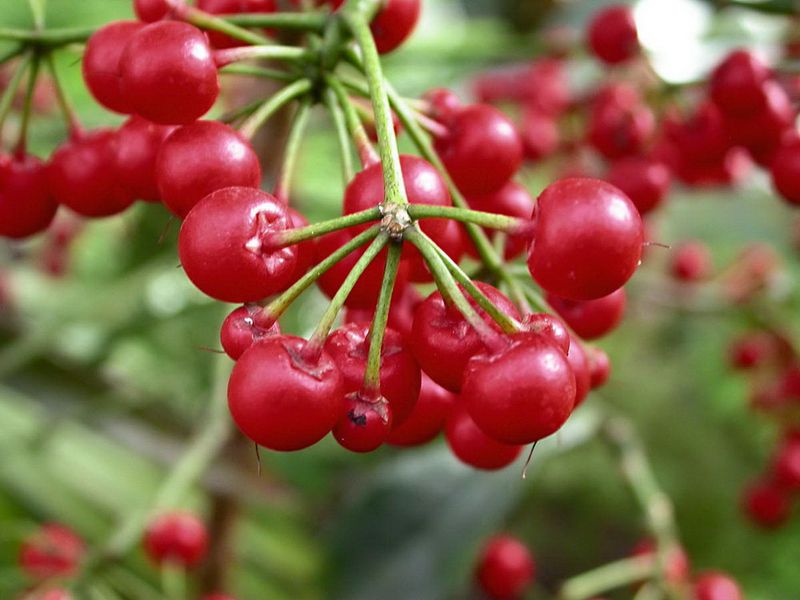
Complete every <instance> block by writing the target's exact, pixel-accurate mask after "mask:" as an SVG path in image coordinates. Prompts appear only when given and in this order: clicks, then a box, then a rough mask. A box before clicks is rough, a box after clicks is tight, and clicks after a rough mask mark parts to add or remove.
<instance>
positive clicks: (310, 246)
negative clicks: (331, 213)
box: [287, 206, 315, 283]
mask: <svg viewBox="0 0 800 600" xmlns="http://www.w3.org/2000/svg"><path fill="white" fill-rule="evenodd" d="M287 210H288V211H289V216H290V217H291V219H292V227H293V228H294V229H300V228H301V227H306V226H307V225H308V219H306V218H305V217H304V216H303V215H302V214H301V213H300V211H298V210H295V209H294V208H292V207H291V206H289V207H287ZM296 248H297V266H296V267H295V269H294V275H293V276H292V283H294V282H295V281H297V280H298V279H300V278H301V277H302V276H303V275H305V274H306V273H307V272H308V270H309V269H310V268H311V266H312V265H313V264H314V252H315V247H314V240H307V241H305V242H300V243H299V244H297V246H296Z"/></svg>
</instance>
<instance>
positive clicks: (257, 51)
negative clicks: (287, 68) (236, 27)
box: [214, 44, 312, 67]
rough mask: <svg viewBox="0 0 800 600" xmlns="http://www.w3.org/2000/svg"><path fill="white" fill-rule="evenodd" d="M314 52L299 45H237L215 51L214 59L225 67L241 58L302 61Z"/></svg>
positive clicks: (219, 65) (220, 65)
mask: <svg viewBox="0 0 800 600" xmlns="http://www.w3.org/2000/svg"><path fill="white" fill-rule="evenodd" d="M311 56H312V53H311V52H309V50H307V49H306V48H298V47H297V46H280V45H278V44H267V45H263V46H237V47H236V48H226V49H224V50H217V51H216V52H214V60H215V61H216V63H217V66H218V67H225V66H228V65H229V64H231V63H234V62H238V61H240V60H249V59H252V58H267V59H275V60H288V61H301V60H305V59H307V58H311Z"/></svg>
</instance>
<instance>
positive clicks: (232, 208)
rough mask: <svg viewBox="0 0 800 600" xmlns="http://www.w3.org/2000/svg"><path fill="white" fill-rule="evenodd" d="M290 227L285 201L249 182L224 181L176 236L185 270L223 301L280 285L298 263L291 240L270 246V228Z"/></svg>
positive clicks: (250, 298)
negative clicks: (241, 184) (233, 183)
mask: <svg viewBox="0 0 800 600" xmlns="http://www.w3.org/2000/svg"><path fill="white" fill-rule="evenodd" d="M289 228H291V218H290V217H289V213H288V212H287V210H286V207H285V206H283V205H282V204H281V203H279V202H278V201H277V200H276V199H275V198H274V197H273V196H271V195H270V194H267V193H266V192H262V191H261V190H257V189H254V188H244V187H229V188H223V189H221V190H217V191H216V192H214V193H213V194H210V195H208V196H206V197H205V198H203V200H202V201H201V202H199V203H198V204H197V206H195V207H194V208H193V209H192V210H191V212H190V213H189V214H188V215H187V217H186V220H184V222H183V225H182V226H181V231H180V235H179V237H178V253H179V255H180V259H181V265H183V270H184V272H185V273H186V276H187V277H188V278H189V279H190V280H191V281H192V283H194V284H195V285H196V286H197V287H198V288H199V289H200V291H202V292H203V293H205V294H208V295H209V296H211V297H212V298H215V299H217V300H222V301H223V302H254V301H256V300H260V299H262V298H265V297H267V296H270V295H272V294H274V293H276V292H279V291H281V290H283V289H285V288H286V287H287V286H288V285H289V283H290V282H291V277H292V276H293V274H294V269H295V265H296V263H297V249H296V247H294V246H285V247H282V248H273V247H271V246H269V245H268V240H269V238H270V235H271V234H275V233H278V232H281V231H285V230H287V229H289Z"/></svg>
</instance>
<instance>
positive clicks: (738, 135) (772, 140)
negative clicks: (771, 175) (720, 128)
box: [725, 81, 796, 166]
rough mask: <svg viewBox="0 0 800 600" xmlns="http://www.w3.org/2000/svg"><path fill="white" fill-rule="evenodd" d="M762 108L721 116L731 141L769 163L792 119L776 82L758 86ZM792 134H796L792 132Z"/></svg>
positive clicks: (782, 92) (789, 108)
mask: <svg viewBox="0 0 800 600" xmlns="http://www.w3.org/2000/svg"><path fill="white" fill-rule="evenodd" d="M762 93H763V94H764V106H763V108H762V109H761V110H760V111H758V112H757V113H755V114H753V115H745V116H740V115H735V116H734V115H725V124H726V126H727V129H728V133H729V135H730V138H731V140H733V141H734V142H735V143H736V144H738V145H741V146H744V147H745V148H747V150H748V152H749V153H750V155H751V156H752V157H753V159H754V160H756V161H757V162H759V163H760V164H762V165H767V166H769V164H770V161H771V160H772V158H773V157H774V155H775V152H776V151H777V150H778V148H779V147H780V146H781V144H782V142H783V140H784V139H785V137H786V136H787V135H788V136H789V137H791V136H792V131H791V126H792V123H794V120H795V111H794V108H793V106H792V102H791V100H790V99H789V96H788V95H787V94H786V92H785V91H784V89H783V88H782V87H781V86H780V84H779V83H778V82H777V81H767V82H766V83H764V85H763V87H762ZM795 135H796V134H795Z"/></svg>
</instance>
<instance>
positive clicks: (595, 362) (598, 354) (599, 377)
mask: <svg viewBox="0 0 800 600" xmlns="http://www.w3.org/2000/svg"><path fill="white" fill-rule="evenodd" d="M584 350H586V351H587V353H588V355H589V356H588V359H589V385H590V386H591V389H595V388H599V387H602V386H604V385H605V384H606V382H607V381H608V378H609V376H610V375H611V361H610V360H609V358H608V354H606V353H605V352H604V351H603V350H601V349H600V348H585V349H584Z"/></svg>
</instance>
